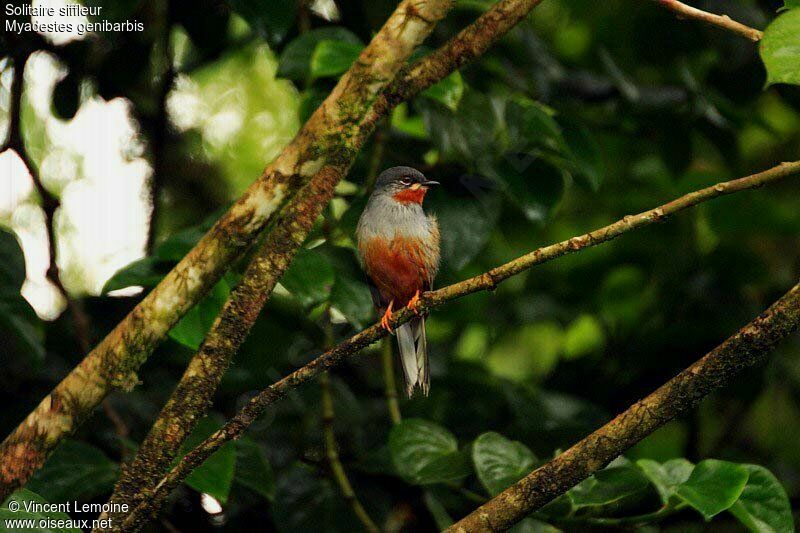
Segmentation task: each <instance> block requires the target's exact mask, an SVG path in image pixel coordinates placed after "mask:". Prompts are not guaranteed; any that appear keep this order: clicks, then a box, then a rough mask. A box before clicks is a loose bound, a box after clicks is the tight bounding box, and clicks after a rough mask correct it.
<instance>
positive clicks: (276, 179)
mask: <svg viewBox="0 0 800 533" xmlns="http://www.w3.org/2000/svg"><path fill="white" fill-rule="evenodd" d="M451 7H452V0H425V1H420V0H403V1H402V2H401V3H400V4H399V5H398V7H397V9H396V10H395V11H394V13H393V14H392V15H391V16H390V17H389V19H388V20H387V22H386V23H385V24H384V26H383V28H381V30H380V31H379V32H378V33H377V34H376V35H375V37H374V38H373V39H372V41H371V42H370V44H369V45H368V46H367V47H366V48H365V49H364V50H363V51H362V53H361V55H360V56H359V58H358V60H357V61H356V62H355V63H354V64H353V65H352V66H351V67H350V69H349V70H348V71H347V72H346V73H345V74H344V75H343V76H342V78H341V79H340V80H339V82H338V83H337V85H336V87H334V89H333V91H332V92H331V94H330V95H329V96H328V97H327V98H326V100H325V101H324V102H323V103H322V104H321V105H320V107H319V108H318V109H317V110H316V111H315V112H314V114H313V115H312V116H311V118H310V119H309V120H308V122H306V124H305V125H304V126H303V127H302V128H301V130H300V132H299V133H298V134H297V135H296V136H295V138H294V139H293V140H292V141H291V142H290V143H289V144H288V145H287V146H286V147H285V148H284V149H283V151H282V152H281V153H280V155H278V157H277V158H276V159H275V161H273V162H272V163H271V164H270V165H269V166H268V167H267V169H266V170H265V171H264V173H263V174H262V175H261V177H259V178H258V179H257V180H256V181H255V182H254V183H253V185H251V186H250V187H249V188H248V190H247V191H246V192H245V194H244V195H243V196H242V197H241V198H240V199H239V200H238V201H237V202H236V203H235V204H234V205H233V206H232V207H231V208H230V209H229V210H228V212H227V213H226V214H225V215H223V216H222V218H221V219H220V220H219V221H217V223H216V224H215V225H214V227H212V229H211V230H210V231H209V232H208V233H207V234H206V235H205V236H204V237H203V238H202V239H201V240H200V242H199V243H198V244H197V245H196V246H195V247H194V248H193V249H192V250H191V251H190V252H189V253H188V254H187V255H186V257H184V258H183V259H182V260H181V261H180V262H179V263H178V265H176V266H175V268H173V269H172V270H171V271H170V272H169V273H168V274H167V275H166V276H165V277H164V279H163V280H162V281H161V282H160V283H159V284H158V286H156V287H155V288H154V289H153V290H152V291H151V292H150V293H149V294H148V295H147V296H146V297H145V298H144V299H143V300H142V301H141V302H140V303H139V304H138V305H137V306H136V307H135V308H134V309H133V311H131V312H130V313H129V314H128V315H127V316H126V317H125V318H124V319H123V320H122V321H121V322H120V323H119V324H118V325H117V326H116V327H115V328H114V330H112V331H111V333H109V334H108V335H107V336H106V338H105V339H103V340H102V341H101V342H100V344H99V345H98V346H97V347H95V349H94V350H92V351H91V352H90V353H89V354H88V355H87V356H86V357H85V358H84V360H83V361H82V362H81V363H80V364H79V365H78V366H77V367H76V368H75V369H73V370H72V371H71V372H70V373H69V374H68V375H67V376H66V377H65V378H64V379H63V380H62V381H61V382H60V383H59V384H58V385H57V386H56V387H55V388H54V389H53V391H51V393H50V394H48V395H47V397H45V398H44V400H42V402H41V403H40V404H39V405H38V406H37V407H36V409H35V410H34V411H33V412H31V413H30V414H29V415H28V416H27V417H26V419H25V420H24V421H23V422H22V423H21V424H20V425H19V426H18V427H17V428H16V429H15V430H14V432H13V433H12V434H11V435H9V436H8V437H7V438H6V439H5V441H3V443H2V444H0V465H2V468H0V500H2V499H4V498H5V497H6V496H7V495H8V494H10V493H11V492H12V491H13V490H14V489H16V488H17V487H19V486H20V485H22V484H23V483H24V482H25V481H26V480H27V479H28V478H29V477H30V475H31V474H32V473H33V472H34V471H35V470H36V469H38V468H39V467H40V466H41V465H42V464H44V461H45V460H46V459H47V457H48V456H49V454H50V453H51V452H52V451H53V449H54V448H55V447H56V446H57V445H58V444H59V443H60V442H61V441H62V440H63V439H64V438H65V437H66V436H68V435H69V434H71V433H72V432H73V431H74V430H75V429H76V428H77V427H78V426H79V425H80V424H81V423H82V421H83V420H85V419H86V418H87V417H88V416H89V415H90V414H91V413H92V411H93V410H94V408H95V407H97V406H98V405H99V404H100V403H101V402H102V400H103V398H105V397H106V395H108V394H109V393H110V392H111V391H112V390H114V389H123V390H130V389H132V388H133V387H134V386H135V385H136V384H137V382H138V377H137V375H136V372H137V371H138V369H139V367H140V366H141V364H142V363H144V361H145V360H146V359H147V358H148V357H149V355H150V354H151V353H152V351H153V350H154V349H155V347H156V346H157V345H158V343H159V342H161V341H162V340H163V339H164V337H165V335H166V334H167V332H168V331H169V330H170V328H172V326H174V325H175V324H176V323H177V322H178V320H180V318H181V317H182V316H183V315H184V314H185V313H186V312H187V311H188V310H189V309H190V308H191V307H193V306H194V305H195V304H196V303H197V302H198V301H199V300H200V299H201V298H202V297H203V296H204V295H205V294H206V293H207V292H208V290H209V289H210V288H211V287H212V286H214V284H215V283H216V282H217V281H218V280H219V279H220V278H221V277H222V275H223V274H224V272H225V271H226V270H227V269H228V268H229V267H230V265H231V264H232V263H233V261H234V260H236V259H237V258H238V257H240V256H241V254H242V253H243V252H244V251H245V250H246V249H247V248H248V247H249V246H250V244H251V243H252V242H253V240H254V239H255V237H256V235H258V233H259V232H260V230H261V229H262V228H264V226H265V225H266V224H267V223H268V222H269V221H271V220H272V219H273V218H274V217H275V215H276V214H277V213H279V212H280V211H281V210H282V209H283V207H284V206H285V205H286V204H287V203H288V201H289V200H291V199H292V198H294V197H295V196H296V194H297V192H298V191H299V190H300V189H301V188H302V187H303V186H304V185H305V184H307V183H309V182H310V181H312V180H313V179H315V178H320V177H321V178H320V179H324V177H325V176H328V175H330V174H331V173H336V172H344V171H346V170H347V168H348V167H349V165H350V164H351V163H352V161H353V159H354V158H355V155H356V153H357V148H356V147H355V146H356V143H357V142H361V140H362V139H363V137H364V136H365V133H364V132H363V131H362V127H361V125H362V122H363V119H364V117H365V116H367V114H368V113H369V112H370V111H371V109H372V107H373V105H374V103H375V100H376V98H377V97H378V95H379V94H381V93H382V91H383V90H384V88H385V87H386V86H387V85H388V84H389V83H390V82H391V81H392V80H393V79H394V78H395V77H396V75H397V73H398V72H399V71H400V69H401V68H402V67H403V66H404V65H405V63H406V61H407V59H408V57H409V56H410V55H411V53H412V52H413V51H414V49H415V48H416V47H417V46H418V45H419V44H420V43H421V42H422V41H423V40H424V39H425V38H426V37H427V36H428V34H429V33H430V32H431V30H432V29H433V27H434V25H435V24H436V23H437V22H438V21H439V20H441V19H442V18H443V17H444V16H445V15H446V13H447V12H448V11H449V9H450V8H451Z"/></svg>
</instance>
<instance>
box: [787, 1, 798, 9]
mask: <svg viewBox="0 0 800 533" xmlns="http://www.w3.org/2000/svg"><path fill="white" fill-rule="evenodd" d="M783 7H784V9H793V8H796V7H800V0H784V1H783Z"/></svg>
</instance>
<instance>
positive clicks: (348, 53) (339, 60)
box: [311, 39, 364, 79]
mask: <svg viewBox="0 0 800 533" xmlns="http://www.w3.org/2000/svg"><path fill="white" fill-rule="evenodd" d="M363 49H364V46H363V45H362V44H361V43H350V42H347V41H333V40H330V39H325V40H324V41H320V42H319V43H317V46H316V48H314V53H313V54H312V55H311V77H312V78H314V79H317V78H327V77H331V76H338V75H339V74H341V73H343V72H346V71H347V69H348V68H350V65H352V64H353V62H354V61H355V60H356V59H358V55H359V54H360V53H361V50H363Z"/></svg>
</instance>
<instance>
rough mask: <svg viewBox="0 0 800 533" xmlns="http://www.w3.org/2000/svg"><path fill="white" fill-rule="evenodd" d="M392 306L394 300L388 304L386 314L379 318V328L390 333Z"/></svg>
mask: <svg viewBox="0 0 800 533" xmlns="http://www.w3.org/2000/svg"><path fill="white" fill-rule="evenodd" d="M392 305H394V300H393V301H391V302H389V307H387V308H386V312H385V313H383V316H382V317H381V327H382V328H383V329H385V330H386V331H388V332H389V333H392V325H391V324H390V320H391V318H392Z"/></svg>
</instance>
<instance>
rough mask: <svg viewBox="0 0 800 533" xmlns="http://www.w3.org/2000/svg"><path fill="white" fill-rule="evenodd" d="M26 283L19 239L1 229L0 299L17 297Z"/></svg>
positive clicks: (23, 258)
mask: <svg viewBox="0 0 800 533" xmlns="http://www.w3.org/2000/svg"><path fill="white" fill-rule="evenodd" d="M24 282H25V256H24V255H23V254H22V247H21V246H20V245H19V241H17V237H16V236H15V235H14V234H13V233H11V232H10V231H6V230H4V229H2V228H0V299H2V298H8V297H16V296H18V295H19V291H20V289H21V288H22V284H23V283H24Z"/></svg>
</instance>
